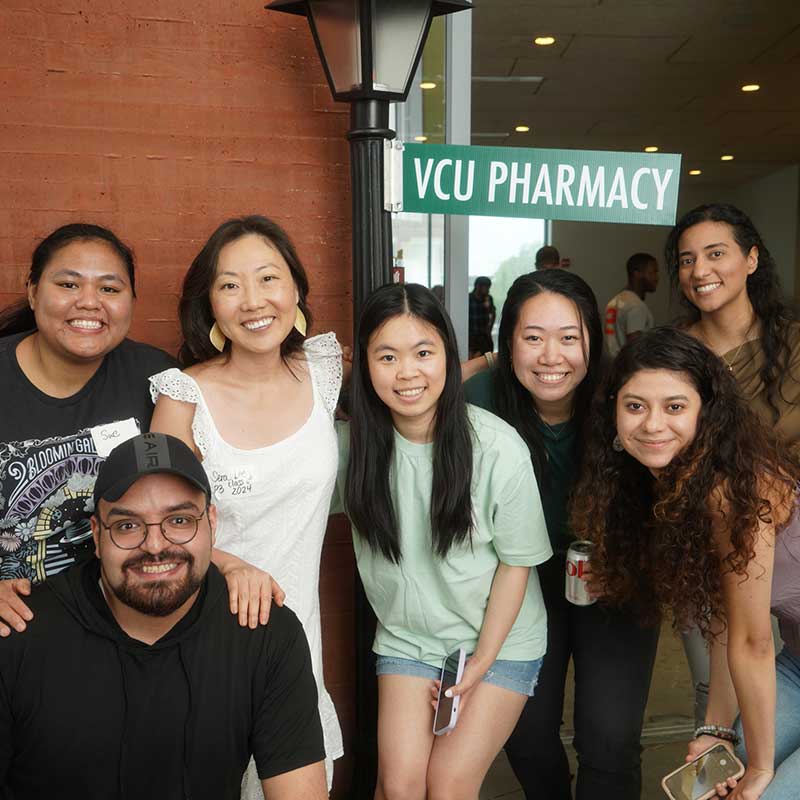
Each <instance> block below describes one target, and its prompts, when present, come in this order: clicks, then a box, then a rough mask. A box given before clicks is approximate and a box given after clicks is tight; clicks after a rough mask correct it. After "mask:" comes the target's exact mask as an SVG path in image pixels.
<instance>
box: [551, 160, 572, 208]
mask: <svg viewBox="0 0 800 800" xmlns="http://www.w3.org/2000/svg"><path fill="white" fill-rule="evenodd" d="M567 176H569V177H567ZM574 182H575V168H574V167H571V166H570V165H569V164H559V165H558V174H557V176H556V205H557V206H560V205H561V203H562V202H563V201H564V198H566V199H567V205H568V206H574V205H575V203H573V202H572V191H571V190H570V188H569V187H570V186H572V184H573V183H574Z"/></svg>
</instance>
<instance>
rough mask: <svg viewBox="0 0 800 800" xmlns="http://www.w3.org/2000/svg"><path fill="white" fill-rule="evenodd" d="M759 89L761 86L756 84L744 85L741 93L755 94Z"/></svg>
mask: <svg viewBox="0 0 800 800" xmlns="http://www.w3.org/2000/svg"><path fill="white" fill-rule="evenodd" d="M760 88H761V86H760V85H759V84H757V83H746V84H745V85H744V86H742V91H743V92H757V91H758V90H759V89H760Z"/></svg>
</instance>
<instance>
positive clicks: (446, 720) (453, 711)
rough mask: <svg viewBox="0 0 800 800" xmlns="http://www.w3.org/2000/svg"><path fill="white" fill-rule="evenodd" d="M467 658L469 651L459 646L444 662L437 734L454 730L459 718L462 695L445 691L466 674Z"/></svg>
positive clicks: (437, 710) (437, 713)
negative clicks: (447, 694)
mask: <svg viewBox="0 0 800 800" xmlns="http://www.w3.org/2000/svg"><path fill="white" fill-rule="evenodd" d="M466 660H467V651H466V650H464V648H463V647H459V648H458V650H456V652H455V653H451V654H450V655H449V656H447V658H445V660H444V662H443V663H442V674H441V678H440V686H439V697H438V698H437V699H436V714H435V715H434V717H433V732H434V734H435V735H436V736H441V735H442V734H443V733H447V732H448V731H451V730H453V728H455V726H456V720H457V719H458V704H459V701H460V700H461V698H460V697H445V694H444V693H445V692H446V691H447V690H448V689H450V688H452V687H453V686H455V685H456V684H457V683H460V682H461V676H462V675H463V674H464V662H465V661H466Z"/></svg>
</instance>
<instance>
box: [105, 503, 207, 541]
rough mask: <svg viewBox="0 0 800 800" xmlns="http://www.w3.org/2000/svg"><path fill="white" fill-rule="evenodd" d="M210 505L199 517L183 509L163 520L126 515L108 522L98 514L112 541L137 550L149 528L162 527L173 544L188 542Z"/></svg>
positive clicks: (167, 538) (193, 535)
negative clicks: (152, 520) (147, 519)
mask: <svg viewBox="0 0 800 800" xmlns="http://www.w3.org/2000/svg"><path fill="white" fill-rule="evenodd" d="M207 511H208V506H206V507H205V509H204V510H203V513H202V514H201V515H200V516H199V517H195V516H193V515H192V514H186V513H184V512H183V511H178V512H174V513H172V514H168V515H167V516H166V517H164V519H162V520H161V522H145V521H144V520H143V519H139V517H124V518H123V519H117V520H114V522H112V523H111V524H110V525H109V524H107V523H106V522H105V521H104V520H103V519H102V517H101V516H100V515H99V514H98V515H97V518H98V519H99V520H100V524H101V525H102V526H103V527H104V528H106V529H107V530H108V532H109V534H110V535H111V541H112V542H114V544H115V545H116V546H117V547H119V548H120V550H135V549H136V548H137V547H141V546H142V545H143V544H144V543H145V540H146V539H147V530H148V528H153V527H157V528H161V535H162V536H163V537H164V538H165V539H166V540H167V541H168V542H172V544H188V543H189V542H191V541H192V539H194V537H195V535H196V534H197V525H198V523H199V522H200V520H201V519H203V517H204V516H205V515H206V512H207Z"/></svg>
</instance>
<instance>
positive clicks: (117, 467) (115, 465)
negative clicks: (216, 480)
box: [94, 433, 211, 508]
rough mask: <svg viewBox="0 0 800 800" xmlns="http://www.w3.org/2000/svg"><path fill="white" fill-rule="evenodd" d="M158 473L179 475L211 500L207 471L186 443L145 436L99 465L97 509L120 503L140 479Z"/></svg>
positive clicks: (163, 435) (119, 448) (159, 435)
mask: <svg viewBox="0 0 800 800" xmlns="http://www.w3.org/2000/svg"><path fill="white" fill-rule="evenodd" d="M157 473H166V474H168V475H178V476H179V477H181V478H184V479H185V480H187V481H189V483H191V484H192V485H194V486H196V487H197V488H198V489H200V490H201V491H203V492H205V494H206V497H208V498H210V497H211V486H210V484H209V482H208V476H207V475H206V471H205V470H204V469H203V465H202V464H201V463H200V462H199V461H198V460H197V456H196V455H195V454H194V453H193V452H192V451H191V450H190V449H189V448H188V447H187V446H186V444H185V443H184V442H182V441H181V440H180V439H177V438H176V437H175V436H169V435H168V434H166V433H142V434H139V436H134V437H133V438H132V439H128V440H127V441H125V442H123V443H122V444H120V445H117V446H116V447H115V448H114V449H113V450H112V451H111V453H110V454H109V456H108V458H107V459H106V460H105V461H104V462H103V463H102V464H101V465H100V472H99V473H98V475H97V480H96V481H95V484H94V504H95V508H96V507H97V504H98V503H99V501H100V500H111V501H112V502H113V501H115V500H119V498H120V497H122V495H124V494H125V492H127V491H128V489H130V488H131V486H133V484H134V483H136V481H138V480H139V478H141V477H143V476H145V475H153V474H157Z"/></svg>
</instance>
